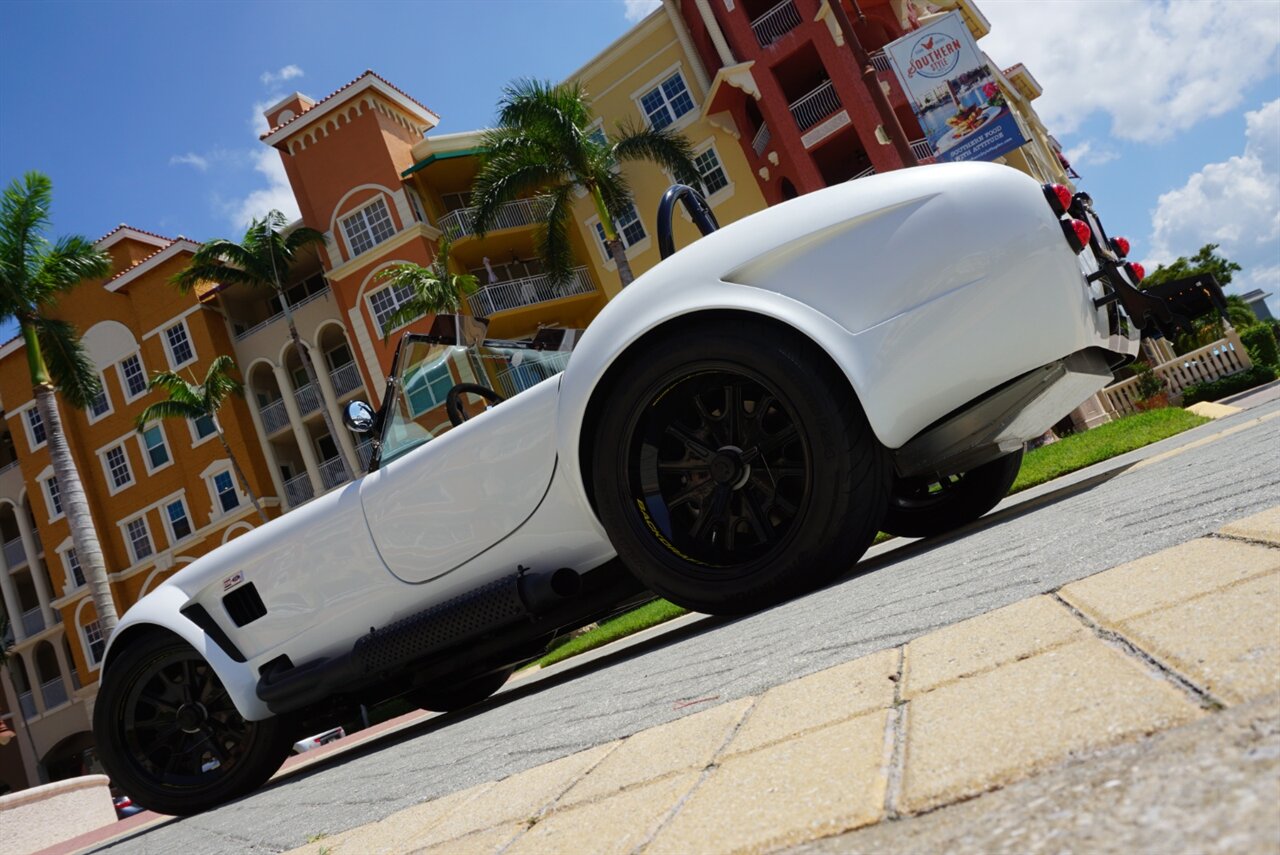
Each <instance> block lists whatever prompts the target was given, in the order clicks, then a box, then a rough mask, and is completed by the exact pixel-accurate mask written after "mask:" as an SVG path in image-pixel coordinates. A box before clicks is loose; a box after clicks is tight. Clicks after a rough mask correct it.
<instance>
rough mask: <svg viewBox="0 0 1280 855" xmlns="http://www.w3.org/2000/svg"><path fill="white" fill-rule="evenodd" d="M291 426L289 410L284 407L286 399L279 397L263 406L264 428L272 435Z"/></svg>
mask: <svg viewBox="0 0 1280 855" xmlns="http://www.w3.org/2000/svg"><path fill="white" fill-rule="evenodd" d="M288 426H289V411H288V410H286V409H285V408H284V399H283V398H277V399H276V400H274V401H272V402H271V403H270V404H267V405H266V406H265V407H263V408H262V429H263V430H265V431H266V432H267V435H268V436H269V435H271V434H273V433H275V432H276V431H278V430H282V429H284V428H286V427H288Z"/></svg>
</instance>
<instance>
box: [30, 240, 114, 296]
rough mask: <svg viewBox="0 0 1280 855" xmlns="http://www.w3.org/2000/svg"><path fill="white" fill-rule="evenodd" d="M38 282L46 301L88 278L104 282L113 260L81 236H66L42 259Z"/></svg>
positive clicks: (37, 273)
mask: <svg viewBox="0 0 1280 855" xmlns="http://www.w3.org/2000/svg"><path fill="white" fill-rule="evenodd" d="M38 264H39V269H38V270H37V272H36V276H35V282H36V283H37V284H38V285H39V287H40V290H41V291H42V292H43V295H42V296H43V298H44V299H41V300H37V302H45V301H46V300H48V299H49V298H50V297H52V296H53V295H54V294H55V293H58V292H63V291H69V290H71V289H72V288H74V287H75V286H77V285H79V284H80V283H81V282H83V281H84V280H86V279H101V278H103V277H104V276H106V275H107V274H108V273H110V272H111V257H110V256H109V255H107V254H106V253H105V252H100V251H98V250H97V249H95V248H94V246H93V244H92V243H90V242H89V241H88V240H86V239H85V238H83V237H80V236H79V235H71V236H68V237H63V238H60V239H59V240H58V242H57V243H55V244H54V245H53V246H52V247H51V248H50V249H49V251H48V252H47V253H44V254H43V255H41V256H40V258H39V262H38Z"/></svg>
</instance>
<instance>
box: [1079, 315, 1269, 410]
mask: <svg viewBox="0 0 1280 855" xmlns="http://www.w3.org/2000/svg"><path fill="white" fill-rule="evenodd" d="M1252 365H1253V362H1252V361H1251V360H1250V359H1249V355H1248V354H1247V353H1246V352H1245V349H1244V345H1243V344H1241V343H1240V337H1239V335H1238V334H1237V333H1236V332H1235V331H1234V330H1230V331H1228V333H1227V337H1226V338H1220V339H1218V340H1217V341H1215V342H1212V343H1211V344H1206V345H1205V346H1204V347H1201V348H1198V349H1196V350H1193V351H1191V352H1190V353H1187V354H1184V355H1182V356H1179V357H1176V358H1175V359H1171V360H1169V361H1168V362H1165V363H1162V364H1160V365H1157V366H1155V367H1154V368H1152V371H1153V373H1154V374H1155V375H1156V376H1157V377H1159V378H1160V379H1161V380H1163V381H1164V382H1165V384H1166V388H1167V390H1168V392H1169V395H1170V397H1173V396H1176V395H1180V394H1182V390H1183V389H1186V388H1187V387H1188V386H1190V385H1191V384H1193V383H1205V382H1208V381H1210V380H1217V379H1218V378H1220V377H1226V376H1227V375H1229V374H1235V373H1237V372H1240V371H1244V370H1245V369H1247V368H1249V367H1250V366H1252ZM1099 394H1100V396H1101V397H1102V402H1103V406H1105V407H1106V408H1107V410H1109V411H1110V412H1111V413H1112V415H1117V416H1122V415H1125V414H1126V413H1133V412H1137V410H1138V400H1139V397H1138V378H1137V377H1130V378H1129V379H1128V380H1122V381H1120V382H1119V383H1116V384H1114V385H1111V386H1108V387H1107V388H1105V389H1103V390H1102V391H1101V392H1100V393H1099Z"/></svg>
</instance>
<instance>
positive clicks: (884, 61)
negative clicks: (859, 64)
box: [871, 50, 893, 72]
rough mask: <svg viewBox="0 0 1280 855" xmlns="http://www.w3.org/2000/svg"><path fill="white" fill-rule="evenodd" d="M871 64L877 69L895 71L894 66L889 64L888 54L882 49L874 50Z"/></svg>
mask: <svg viewBox="0 0 1280 855" xmlns="http://www.w3.org/2000/svg"><path fill="white" fill-rule="evenodd" d="M871 66H872V67H873V68H875V70H876V71H888V72H892V71H893V66H892V65H890V64H889V57H888V55H887V54H886V53H885V52H884V51H882V50H878V51H874V52H873V53H872V54H871Z"/></svg>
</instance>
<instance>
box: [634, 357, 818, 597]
mask: <svg viewBox="0 0 1280 855" xmlns="http://www.w3.org/2000/svg"><path fill="white" fill-rule="evenodd" d="M811 459H812V458H811V454H810V450H809V445H808V439H807V436H806V435H805V432H804V431H803V430H802V429H801V425H800V422H799V420H798V418H797V417H796V414H795V410H794V408H793V407H792V406H791V404H790V402H789V401H788V400H787V399H786V397H785V396H784V395H782V394H780V393H779V391H778V390H776V389H774V388H773V387H772V386H771V384H769V383H768V382H767V381H766V380H765V379H764V378H762V377H760V376H759V375H757V374H756V373H755V372H752V371H749V370H747V369H744V368H739V367H719V366H718V367H716V368H714V369H711V370H700V371H694V372H688V371H685V372H683V373H681V374H680V375H676V376H674V377H668V378H666V379H664V380H663V381H662V382H661V383H658V384H656V385H655V386H654V387H653V389H652V390H651V393H650V396H649V400H648V403H647V404H646V405H645V406H644V407H643V408H642V409H641V410H640V411H639V413H638V415H637V417H636V419H635V421H634V422H633V426H632V430H631V441H630V442H629V443H628V446H627V481H628V487H629V489H630V492H631V497H632V499H633V501H634V502H635V504H636V507H637V509H638V510H639V512H640V515H641V524H642V526H643V528H644V530H646V531H647V532H648V533H649V534H650V536H652V537H654V539H655V540H657V542H658V543H659V544H661V545H662V546H663V547H665V548H666V549H667V550H669V551H670V552H671V553H673V554H674V555H676V556H677V557H679V558H682V559H684V560H685V561H687V562H689V563H691V564H693V565H696V566H697V567H699V568H702V571H703V573H704V574H709V575H712V576H718V575H725V573H723V572H720V573H717V572H716V571H732V570H736V569H740V568H741V567H742V566H743V565H746V564H752V563H754V562H757V561H760V560H761V559H764V558H766V557H767V556H769V555H771V554H773V553H775V552H777V551H778V550H781V549H783V548H785V546H786V545H787V543H788V541H789V540H790V538H791V536H792V535H793V534H794V532H795V530H796V529H797V528H798V521H799V520H800V519H801V518H802V517H803V515H804V513H805V511H806V509H807V503H808V497H809V492H810V485H811V482H812V477H813V472H812V463H811Z"/></svg>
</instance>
